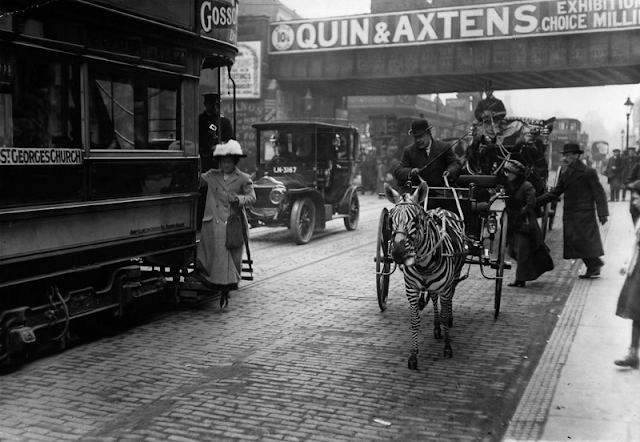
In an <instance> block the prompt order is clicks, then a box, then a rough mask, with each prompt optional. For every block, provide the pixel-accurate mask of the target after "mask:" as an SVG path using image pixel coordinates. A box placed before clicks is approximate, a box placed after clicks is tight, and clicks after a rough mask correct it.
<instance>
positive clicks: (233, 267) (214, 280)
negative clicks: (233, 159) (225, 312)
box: [196, 168, 256, 290]
mask: <svg viewBox="0 0 640 442" xmlns="http://www.w3.org/2000/svg"><path fill="white" fill-rule="evenodd" d="M200 184H201V186H207V203H206V206H205V210H204V217H203V223H202V231H201V236H200V242H199V243H198V249H197V262H196V269H197V273H196V275H197V276H198V278H199V279H200V280H204V281H203V282H205V283H207V284H209V285H213V286H215V287H216V288H219V289H225V290H233V289H236V288H237V287H238V282H239V281H240V270H241V265H242V253H243V251H244V243H243V246H242V247H240V248H238V249H234V250H228V249H227V248H226V247H225V242H226V237H227V219H228V218H229V216H230V215H231V212H232V207H231V201H233V200H234V199H235V197H237V198H238V208H237V209H235V210H241V211H242V213H243V215H244V216H243V219H244V222H245V229H246V230H245V232H248V224H247V216H246V212H245V208H246V207H248V206H251V205H252V204H253V203H255V201H256V193H255V191H254V190H253V182H252V181H251V177H250V176H249V175H247V174H246V173H244V172H240V171H239V170H238V168H234V169H233V171H232V172H231V173H230V174H229V176H228V177H227V179H226V181H225V180H224V174H223V173H222V170H219V169H211V170H209V171H208V172H205V173H203V174H202V175H201V176H200Z"/></svg>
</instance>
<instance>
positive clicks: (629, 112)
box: [624, 97, 633, 152]
mask: <svg viewBox="0 0 640 442" xmlns="http://www.w3.org/2000/svg"><path fill="white" fill-rule="evenodd" d="M624 107H626V108H627V146H626V150H627V152H628V151H629V116H630V115H631V109H633V101H631V98H630V97H627V101H625V103H624Z"/></svg>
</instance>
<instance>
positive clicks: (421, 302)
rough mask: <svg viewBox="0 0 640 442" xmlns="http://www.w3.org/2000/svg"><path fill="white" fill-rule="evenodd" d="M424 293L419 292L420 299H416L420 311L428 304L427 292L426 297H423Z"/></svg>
mask: <svg viewBox="0 0 640 442" xmlns="http://www.w3.org/2000/svg"><path fill="white" fill-rule="evenodd" d="M424 294H425V291H421V292H420V299H418V308H419V309H420V311H422V310H424V308H425V307H426V306H427V304H429V292H427V296H426V297H425V296H424Z"/></svg>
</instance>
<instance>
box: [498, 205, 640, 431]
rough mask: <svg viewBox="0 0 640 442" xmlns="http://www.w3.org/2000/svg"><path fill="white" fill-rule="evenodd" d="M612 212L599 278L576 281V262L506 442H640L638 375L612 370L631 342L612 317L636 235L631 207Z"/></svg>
mask: <svg viewBox="0 0 640 442" xmlns="http://www.w3.org/2000/svg"><path fill="white" fill-rule="evenodd" d="M559 207H560V206H559ZM609 211H610V215H611V216H610V218H609V222H608V223H607V224H605V225H604V226H602V228H601V234H602V236H603V241H604V249H605V256H604V257H603V260H604V261H605V266H604V267H603V269H602V275H601V276H600V277H599V278H594V279H579V278H578V274H582V273H584V270H585V268H584V265H583V264H582V261H581V260H577V261H576V262H575V263H574V265H573V267H572V271H573V275H574V277H575V284H574V285H573V288H572V290H571V293H570V295H569V298H568V299H567V303H566V305H565V308H564V309H563V311H562V313H561V314H560V315H559V319H558V323H557V325H556V328H555V330H554V332H553V334H552V336H551V338H550V339H549V341H548V344H547V346H546V349H545V351H544V354H543V355H542V358H541V359H540V363H539V365H538V366H537V368H536V370H535V372H534V374H533V376H532V378H531V380H530V382H529V384H528V386H527V389H526V391H525V393H524V395H523V397H522V399H521V400H520V403H519V405H518V408H517V409H516V411H515V413H514V416H513V418H512V420H511V422H510V424H509V427H508V429H507V432H506V434H505V437H504V438H503V441H504V442H512V441H543V442H551V441H585V442H586V441H598V442H602V441H612V442H613V441H615V442H631V441H633V442H640V370H631V369H628V368H621V367H617V366H616V365H614V363H613V361H614V360H615V359H620V358H622V357H623V356H625V355H626V354H627V352H628V348H629V344H630V341H631V321H630V320H628V319H622V318H620V317H618V316H616V315H615V311H616V304H617V300H618V294H619V293H620V289H621V287H622V284H623V282H624V276H622V275H621V274H620V269H621V268H622V267H624V264H625V261H626V260H627V257H628V256H629V254H630V252H631V250H632V248H633V246H634V229H633V223H632V221H631V216H630V214H629V201H628V200H627V201H620V202H613V203H611V202H610V203H609ZM561 218H562V215H561V213H559V214H558V219H557V220H556V222H561Z"/></svg>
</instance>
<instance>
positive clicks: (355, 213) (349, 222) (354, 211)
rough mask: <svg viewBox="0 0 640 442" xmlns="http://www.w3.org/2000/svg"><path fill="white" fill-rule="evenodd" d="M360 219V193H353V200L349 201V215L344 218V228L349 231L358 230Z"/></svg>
mask: <svg viewBox="0 0 640 442" xmlns="http://www.w3.org/2000/svg"><path fill="white" fill-rule="evenodd" d="M359 218H360V200H359V199H358V193H357V192H353V194H352V195H351V200H350V201H349V213H348V216H347V217H346V218H344V226H345V227H346V228H347V230H356V227H358V219H359Z"/></svg>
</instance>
